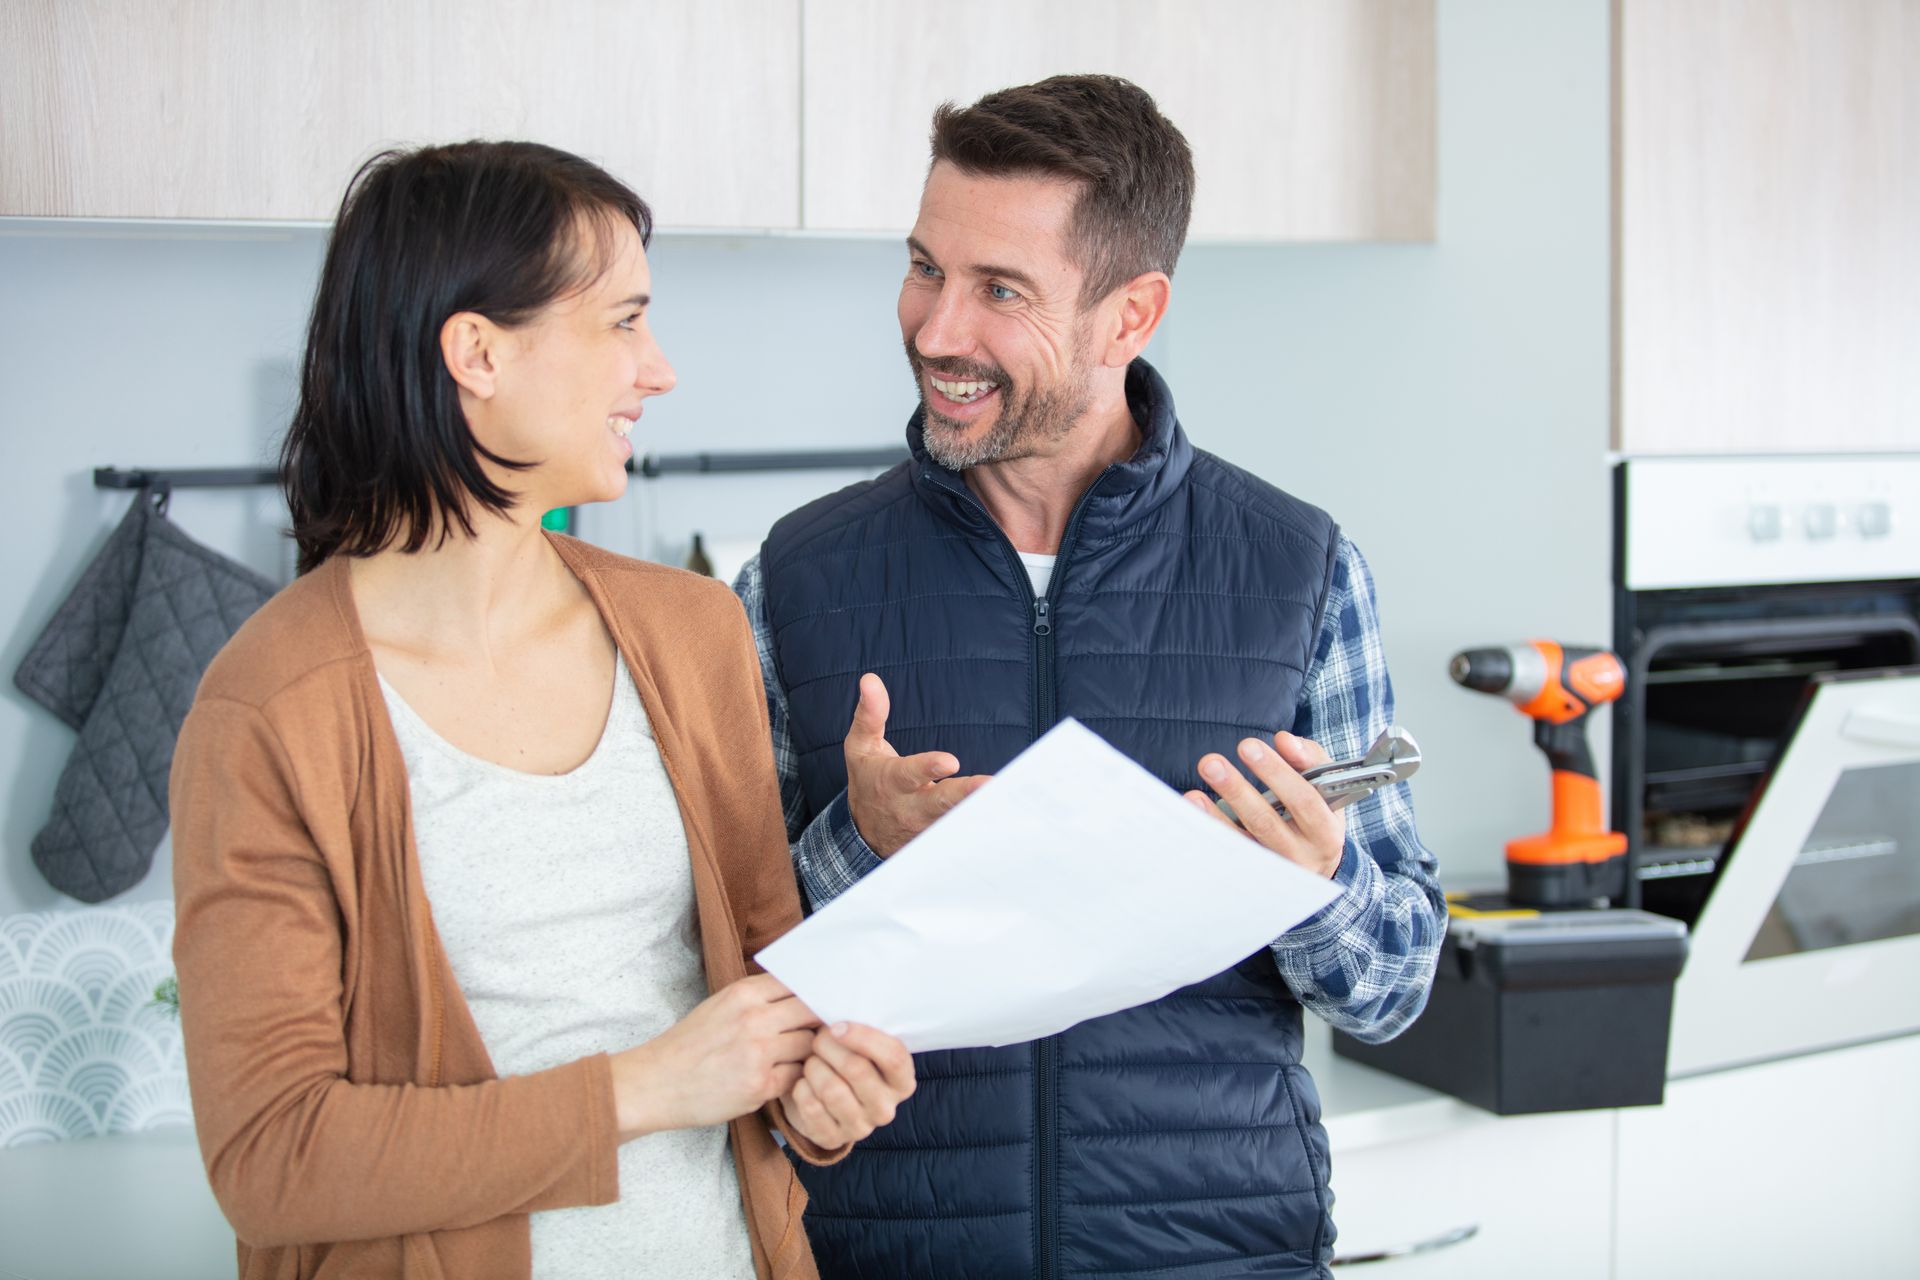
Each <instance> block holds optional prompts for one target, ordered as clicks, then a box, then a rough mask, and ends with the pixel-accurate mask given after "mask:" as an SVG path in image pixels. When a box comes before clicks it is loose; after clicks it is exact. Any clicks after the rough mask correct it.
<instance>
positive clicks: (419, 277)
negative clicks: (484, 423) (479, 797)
mask: <svg viewBox="0 0 1920 1280" xmlns="http://www.w3.org/2000/svg"><path fill="white" fill-rule="evenodd" d="M622 223H625V224H629V225H631V226H632V227H633V228H634V229H635V230H636V231H638V232H639V233H640V242H641V244H643V245H644V244H646V243H647V242H648V241H649V240H651V238H652V235H653V214H652V212H651V211H650V210H649V209H648V208H647V204H646V201H644V200H642V199H641V198H640V197H639V196H638V195H635V194H634V192H633V191H632V190H631V189H629V188H628V187H627V185H626V184H625V183H623V182H621V181H620V180H619V179H618V178H615V177H613V176H612V175H611V174H609V173H607V172H606V170H604V169H602V168H600V167H599V166H598V165H596V164H593V163H592V162H590V161H587V160H583V159H581V158H580V157H579V156H576V155H571V154H569V153H568V152H565V151H561V150H558V149H557V148H554V147H548V146H542V145H540V144H538V143H532V142H462V143H456V144H454V145H451V146H440V147H423V148H420V149H418V150H413V151H387V152H383V153H381V154H380V155H377V156H375V157H374V158H373V159H371V160H369V161H368V162H367V163H366V164H364V165H362V166H361V168H360V171H359V172H358V173H356V174H355V175H354V177H353V181H352V182H350V183H348V184H347V193H346V196H345V198H344V199H343V200H342V201H341V204H340V215H339V217H338V219H336V221H335V223H334V228H333V235H332V237H331V239H330V240H329V241H328V244H327V257H326V262H325V265H323V266H322V267H321V269H320V286H319V289H318V291H317V293H316V294H315V296H314V302H313V317H312V319H311V321H310V322H309V323H308V328H307V350H306V357H305V361H304V363H303V365H302V367H301V372H300V404H299V407H298V408H297V409H296V410H295V412H294V415H293V422H292V424H291V425H290V426H289V427H288V429H287V437H286V440H285V442H284V443H283V444H282V446H281V451H280V482H281V486H282V488H283V489H284V490H285V492H286V497H287V506H288V509H289V510H290V511H291V512H292V514H293V537H294V540H295V541H296V542H297V543H298V544H299V548H300V557H299V572H301V573H305V572H307V571H308V570H309V569H312V568H314V567H315V566H316V565H318V564H320V562H321V561H323V560H325V559H326V558H327V557H328V556H331V555H337V554H344V555H356V556H365V555H372V554H373V553H374V552H376V551H379V550H382V549H383V548H386V547H388V546H399V547H401V548H403V549H404V550H407V551H418V550H420V549H421V548H422V547H424V546H425V545H426V543H427V540H428V539H429V538H430V537H434V536H435V534H436V531H437V534H438V539H439V541H442V542H443V541H445V539H446V538H447V537H448V536H450V535H451V533H452V532H453V530H454V529H455V528H458V529H460V530H461V531H462V532H463V533H465V534H467V535H469V536H471V535H472V533H473V522H472V518H471V515H470V512H469V504H470V503H474V504H478V505H479V506H480V507H482V508H485V509H487V510H490V511H493V512H496V513H500V512H505V511H507V510H508V509H510V508H511V507H512V505H513V496H514V495H513V494H512V493H511V492H510V491H508V490H507V489H505V488H502V487H501V486H500V485H498V484H496V483H495V482H494V481H493V480H491V479H489V478H488V476H487V473H486V471H485V469H484V468H483V467H482V466H481V459H482V458H485V459H487V460H488V461H491V462H493V463H495V464H496V465H499V466H503V467H507V468H511V469H516V470H519V469H524V468H526V467H529V466H532V465H534V464H533V463H531V462H521V461H515V460H513V459H510V458H503V457H500V456H499V455H497V454H495V453H493V452H492V451H490V450H488V449H487V448H486V447H485V446H483V445H482V444H480V442H479V441H477V440H475V439H474V438H473V434H472V432H471V431H470V430H469V428H468V426H467V420H466V414H465V413H464V412H463V411H462V410H461V408H460V394H459V388H458V387H457V386H456V385H455V384H454V381H453V377H452V375H451V374H450V373H448V372H447V367H446V362H445V360H444V358H443V357H442V355H441V352H440V330H441V327H442V326H443V325H444V324H445V323H446V321H447V319H448V317H450V316H453V315H455V314H457V313H459V312H462V311H472V312H476V313H478V314H480V315H483V316H485V317H487V318H488V319H489V320H492V321H493V322H494V323H496V324H499V325H503V326H506V327H509V328H511V327H513V326H515V325H521V324H525V323H527V322H528V321H530V320H532V319H533V318H534V317H535V316H536V315H537V314H538V313H539V312H540V310H541V309H542V308H544V307H546V306H547V305H548V304H549V303H552V302H555V301H557V300H559V299H560V298H563V297H566V296H569V295H571V294H573V293H575V292H576V291H578V290H580V289H582V288H585V287H586V286H588V285H590V284H592V283H593V282H594V281H595V280H597V279H599V278H600V276H601V275H602V274H603V273H604V272H605V271H606V270H607V268H608V266H610V265H611V262H612V258H613V255H614V253H615V251H616V244H617V239H616V237H617V232H618V228H619V227H620V225H621V224H622ZM436 545H438V543H436Z"/></svg>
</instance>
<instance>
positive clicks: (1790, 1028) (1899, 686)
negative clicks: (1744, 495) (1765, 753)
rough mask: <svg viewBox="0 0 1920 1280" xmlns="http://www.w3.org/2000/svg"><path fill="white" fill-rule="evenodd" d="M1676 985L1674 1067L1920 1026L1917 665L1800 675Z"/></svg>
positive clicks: (1730, 1062) (1674, 1071) (1695, 1067)
mask: <svg viewBox="0 0 1920 1280" xmlns="http://www.w3.org/2000/svg"><path fill="white" fill-rule="evenodd" d="M1783 741H1784V743H1785V745H1784V747H1783V748H1782V750H1781V752H1780V755H1779V757H1778V759H1777V761H1776V763H1775V764H1774V767H1773V769H1772V771H1771V773H1770V774H1769V775H1768V777H1767V779H1766V781H1765V782H1764V783H1763V784H1762V786H1761V788H1760V789H1759V791H1758V792H1757V793H1756V795H1755V798H1754V801H1753V803H1752V804H1751V806H1750V807H1749V809H1748V810H1747V813H1746V815H1745V817H1744V819H1743V821H1742V824H1741V826H1740V828H1739V829H1738V830H1737V831H1736V832H1735V833H1734V836H1733V839H1732V840H1731V841H1729V843H1728V845H1727V850H1726V853H1725V855H1724V857H1723V862H1722V868H1723V869H1722V871H1721V874H1720V879H1719V883H1718V884H1717V885H1715V887H1714V890H1713V893H1712V896H1711V897H1710V898H1709V899H1708V901H1707V903H1706V905H1705V907H1704V909H1703V910H1702V911H1701V913H1700V917H1699V919H1698V921H1697V922H1696V923H1695V925H1694V931H1693V941H1692V949H1691V952H1690V954H1689V956H1688V959H1687V964H1686V968H1685V969H1684V970H1683V971H1682V973H1681V975H1680V979H1679V982H1678V983H1677V985H1676V986H1675V989H1674V1015H1673V1033H1672V1044H1671V1048H1670V1056H1669V1058H1668V1071H1669V1074H1670V1075H1672V1076H1684V1075H1693V1074H1697V1073H1700V1072H1704V1071H1712V1070H1715V1069H1718V1068H1721V1067H1729V1066H1735V1065H1739V1064H1742V1063H1749V1062H1758V1061H1764V1060H1766V1059H1770V1058H1779V1057H1785V1056H1788V1055H1791V1054H1797V1053H1805V1052H1809V1051H1812V1050H1816V1049H1824V1048H1830V1047H1833V1046H1836V1045H1843V1044H1851V1043H1856V1042H1860V1041H1866V1040H1875V1039H1881V1038H1884V1037H1887V1036H1892V1035H1898V1034H1901V1033H1903V1032H1912V1031H1920V668H1914V667H1907V668H1896V669H1880V670H1873V671H1854V672H1837V673H1831V674H1827V675H1822V676H1817V677H1815V678H1814V679H1812V680H1810V681H1809V682H1808V684H1807V696H1806V698H1805V700H1804V701H1803V703H1802V704H1801V708H1800V713H1799V721H1798V725H1797V727H1796V728H1795V729H1794V731H1793V732H1792V733H1790V734H1789V735H1788V736H1787V737H1786V738H1785V739H1783Z"/></svg>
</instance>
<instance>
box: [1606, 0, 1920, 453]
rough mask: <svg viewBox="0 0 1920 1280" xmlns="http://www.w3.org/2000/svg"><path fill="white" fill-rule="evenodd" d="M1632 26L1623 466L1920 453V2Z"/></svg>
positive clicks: (1647, 16) (1734, 12) (1699, 3)
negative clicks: (1631, 457)
mask: <svg viewBox="0 0 1920 1280" xmlns="http://www.w3.org/2000/svg"><path fill="white" fill-rule="evenodd" d="M1613 12H1614V59H1615V74H1614V113H1615V140H1614V193H1615V194H1614V201H1615V208H1614V233H1615V234H1614V240H1615V255H1614V273H1615V314H1614V340H1615V394H1614V438H1613V444H1614V447H1615V448H1616V449H1618V450H1619V451H1621V452H1624V453H1632V454H1648V453H1720V452H1732V453H1742V452H1780V451H1786V452H1807V451H1814V450H1819V451H1823V452H1824V451H1833V450H1861V451H1872V450H1895V449H1915V448H1920V359H1916V353H1920V82H1916V80H1915V78H1914V76H1913V74H1912V71H1913V68H1914V67H1916V66H1920V3H1916V0H1751V2H1749V3H1729V2H1728V0H1615V3H1614V11H1613Z"/></svg>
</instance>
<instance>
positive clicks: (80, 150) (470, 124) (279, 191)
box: [0, 0, 800, 227]
mask: <svg viewBox="0 0 1920 1280" xmlns="http://www.w3.org/2000/svg"><path fill="white" fill-rule="evenodd" d="M799 38H800V0H566V2H565V3H560V4H525V3H518V2H516V0H468V2H467V3H453V2H452V0H406V2H405V3H397V4H396V3H377V2H376V0H274V3H271V4H260V3H251V2H250V0H181V2H179V3H145V2H140V0H5V3H0V85H4V86H5V94H6V103H5V109H4V110H0V214H25V215H39V216H80V217H108V218H118V217H141V218H243V219H254V218H260V219H322V220H327V219H331V218H332V217H333V215H334V213H335V211H336V209H337V207H338V204H339V200H340V196H341V193H342V192H343V190H344V189H345V187H346V183H347V180H348V178H349V177H351V176H352V174H353V172H354V170H355V168H357V167H358V165H359V164H360V163H361V162H362V161H363V160H365V159H366V158H367V157H368V156H370V155H372V154H373V153H374V152H376V151H378V150H380V149H381V148H382V147H384V146H388V145H392V144H395V143H419V142H446V141H455V140H461V139H466V138H474V137H485V138H519V139H529V140H532V141H537V142H546V143H550V144H552V145H554V146H557V147H563V148H566V149H567V150H570V151H576V152H579V153H580V154H582V155H586V156H588V157H590V158H592V159H594V160H597V161H599V162H601V163H602V164H604V165H605V166H606V167H607V168H608V169H610V170H611V171H612V172H613V173H615V174H616V175H618V176H619V177H621V178H623V179H625V180H626V181H627V182H628V183H630V184H631V185H633V186H634V187H635V188H636V189H637V190H638V191H639V192H640V194H641V195H642V196H644V197H645V198H646V199H647V200H648V202H649V203H651V204H652V205H653V207H654V212H655V216H656V217H657V219H658V220H659V221H660V222H661V223H662V224H664V225H669V226H676V227H708V226H711V227H792V226H795V225H796V224H797V222H798V217H799V207H800V199H799V192H800V166H799V159H800V157H799V152H798V138H799V88H800V80H799V69H800V45H799Z"/></svg>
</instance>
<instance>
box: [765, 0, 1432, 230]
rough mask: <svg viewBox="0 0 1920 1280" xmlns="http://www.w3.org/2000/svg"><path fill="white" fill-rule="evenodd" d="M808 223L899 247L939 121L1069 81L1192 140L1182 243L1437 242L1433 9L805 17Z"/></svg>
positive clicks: (1013, 1)
mask: <svg viewBox="0 0 1920 1280" xmlns="http://www.w3.org/2000/svg"><path fill="white" fill-rule="evenodd" d="M805 24H806V36H805V42H804V47H805V51H806V71H805V75H804V77H803V80H804V95H805V104H806V105H805V111H804V120H805V123H804V128H805V143H804V146H805V156H806V163H805V166H804V171H803V175H802V182H803V185H804V193H805V203H804V222H805V225H806V226H808V227H813V228H820V229H825V230H849V231H873V230H880V231H890V232H899V233H904V232H905V231H906V230H907V229H908V228H909V227H910V226H912V224H913V219H914V212H915V209H916V206H917V204H918V200H919V195H920V185H921V181H922V179H924V178H925V176H926V170H927V134H928V131H929V128H930V122H931V119H932V116H933V110H934V108H935V107H936V106H938V105H939V104H940V103H941V102H943V101H947V100H952V101H954V102H957V103H961V104H966V103H969V102H972V101H974V100H975V99H977V98H978V97H980V95H981V94H983V93H986V92H988V91H990V90H993V89H999V88H1004V87H1006V86H1008V85H1015V84H1023V83H1027V82H1029V81H1033V80H1038V79H1041V78H1043V77H1046V76H1049V75H1054V74H1057V73H1062V72H1108V73H1112V74H1116V75H1121V76H1125V77H1127V78H1128V79H1131V80H1134V81H1136V82H1137V83H1139V84H1140V85H1142V86H1143V87H1145V88H1146V89H1147V90H1148V92H1150V93H1152V94H1153V95H1154V98H1155V100H1156V101H1157V102H1158V103H1159V104H1160V107H1161V109H1162V110H1163V111H1165V113H1166V114H1167V116H1168V118H1170V119H1171V120H1173V122H1174V123H1175V124H1176V125H1178V126H1179V127H1180V129H1181V131H1182V132H1183V133H1185V135H1186V137H1187V140H1188V142H1189V144H1190V145H1191V146H1192V147H1193V152H1194V160H1195V165H1196V168H1197V169H1198V171H1199V187H1198V192H1197V195H1196V198H1195V205H1194V217H1193V227H1192V234H1193V235H1194V236H1195V237H1197V238H1214V239H1228V240H1431V239H1432V238H1433V235H1434V12H1433V0H1370V2H1369V3H1367V4H1353V3H1350V0H1294V2H1293V3H1288V4H1273V3H1270V2H1269V0H1204V2H1203V3H1199V4H1194V3H1180V2H1177V0H1050V2H1049V3H1047V4H1034V3H1032V2H1031V0H979V2H977V3H972V4H965V5H955V4H933V3H928V2H927V0H911V2H909V3H901V2H899V0H807V4H806V7H805Z"/></svg>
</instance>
